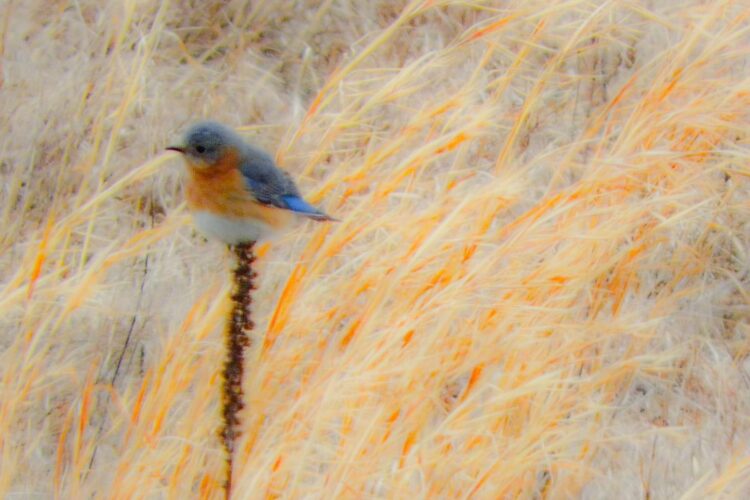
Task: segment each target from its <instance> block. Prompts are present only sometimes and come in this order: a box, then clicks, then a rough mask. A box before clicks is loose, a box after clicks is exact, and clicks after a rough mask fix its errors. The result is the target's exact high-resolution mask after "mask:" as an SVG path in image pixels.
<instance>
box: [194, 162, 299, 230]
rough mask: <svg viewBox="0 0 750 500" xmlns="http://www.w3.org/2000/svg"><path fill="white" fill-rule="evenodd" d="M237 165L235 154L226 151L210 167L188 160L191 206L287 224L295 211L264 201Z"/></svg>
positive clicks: (231, 215)
mask: <svg viewBox="0 0 750 500" xmlns="http://www.w3.org/2000/svg"><path fill="white" fill-rule="evenodd" d="M236 165H237V160H236V156H234V155H226V157H225V158H223V159H222V160H221V161H219V162H218V163H217V164H215V165H212V166H210V167H207V168H201V167H196V166H192V165H190V164H189V163H188V166H187V170H188V180H187V185H186V192H185V196H186V199H187V204H188V207H189V208H190V210H191V211H194V212H199V211H205V212H211V213H213V214H215V215H221V216H224V217H231V218H236V219H245V218H251V219H257V220H260V221H263V222H265V223H266V224H268V225H270V226H272V227H276V228H278V227H281V226H283V225H285V224H286V223H287V222H288V220H289V218H291V214H290V213H288V211H286V210H282V209H279V208H275V207H268V206H265V205H262V204H260V203H259V202H258V201H257V200H256V199H255V197H254V196H253V194H252V192H251V191H250V190H249V189H248V187H247V184H246V182H245V179H244V177H243V175H242V173H241V172H240V171H239V169H238V168H237V167H236Z"/></svg>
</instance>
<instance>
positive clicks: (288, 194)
mask: <svg viewBox="0 0 750 500" xmlns="http://www.w3.org/2000/svg"><path fill="white" fill-rule="evenodd" d="M243 156H244V158H243V160H242V162H241V164H240V172H241V173H242V176H243V178H244V180H245V185H246V186H247V187H248V188H249V190H250V192H251V193H252V195H253V197H254V198H255V199H256V200H257V201H259V202H260V203H262V204H264V205H271V206H274V207H277V208H282V209H286V210H291V211H292V212H296V213H298V214H300V215H304V216H306V217H310V218H311V219H315V220H321V221H322V220H334V219H332V218H331V217H329V216H328V215H326V214H324V213H323V212H321V211H320V210H318V209H317V208H315V207H313V206H312V205H310V204H309V203H307V202H306V201H305V200H304V199H303V198H302V196H301V195H300V193H299V191H298V190H297V186H296V185H295V184H294V181H292V178H291V177H289V174H287V173H286V172H284V171H283V170H281V169H279V168H278V167H277V166H276V164H275V163H274V162H273V159H271V157H270V156H268V155H267V154H266V153H264V152H262V151H260V150H257V149H255V148H252V147H249V146H248V147H246V149H245V150H244V155H243Z"/></svg>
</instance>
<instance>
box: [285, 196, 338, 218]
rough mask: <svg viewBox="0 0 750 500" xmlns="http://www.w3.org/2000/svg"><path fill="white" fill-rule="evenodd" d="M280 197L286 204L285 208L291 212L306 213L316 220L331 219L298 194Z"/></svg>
mask: <svg viewBox="0 0 750 500" xmlns="http://www.w3.org/2000/svg"><path fill="white" fill-rule="evenodd" d="M281 199H282V200H284V204H285V205H286V208H288V209H289V210H291V211H292V212H297V213H298V214H302V215H306V216H307V217H310V218H312V219H316V220H330V219H331V218H330V217H329V216H327V215H326V214H324V213H323V212H321V211H320V210H318V209H317V208H315V207H314V206H312V205H310V204H309V203H308V202H306V201H305V200H304V199H302V198H301V197H300V196H295V195H286V196H282V197H281Z"/></svg>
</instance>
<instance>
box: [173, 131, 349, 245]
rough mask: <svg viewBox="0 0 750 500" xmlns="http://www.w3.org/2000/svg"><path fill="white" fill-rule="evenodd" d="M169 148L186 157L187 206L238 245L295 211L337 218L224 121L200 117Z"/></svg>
mask: <svg viewBox="0 0 750 500" xmlns="http://www.w3.org/2000/svg"><path fill="white" fill-rule="evenodd" d="M166 149H167V150H170V151H176V152H178V153H180V154H182V156H183V158H184V160H185V164H186V167H187V172H188V177H187V183H186V187H185V196H186V201H187V206H188V209H189V210H190V212H191V213H192V216H193V220H194V223H195V225H196V226H197V228H198V230H199V231H200V232H202V233H203V234H205V235H206V236H208V237H211V238H214V239H217V240H220V241H222V242H224V243H226V244H228V245H230V246H235V245H241V244H245V243H250V242H257V241H261V240H264V239H267V238H268V237H270V236H271V235H273V234H274V233H276V232H277V231H279V230H281V229H283V228H285V227H287V226H288V225H289V223H290V222H291V221H292V219H294V218H295V216H299V217H306V218H309V219H312V220H314V221H319V222H322V221H337V219H334V218H333V217H331V216H329V215H327V214H326V213H324V212H323V211H321V210H319V209H318V208H316V207H314V206H313V205H311V204H310V203H308V202H307V201H305V199H304V198H303V197H302V195H301V194H300V192H299V189H298V188H297V186H296V184H295V183H294V181H293V180H292V178H291V177H290V176H289V174H288V173H286V172H285V171H283V170H282V169H280V168H279V167H278V166H277V165H276V163H275V162H274V160H273V159H272V158H271V156H269V155H268V153H266V152H265V151H262V150H260V149H258V148H256V147H254V146H252V145H251V144H249V143H247V142H245V140H244V139H243V138H242V137H240V135H239V134H237V133H236V132H235V131H234V130H233V129H231V128H229V127H227V126H225V125H223V124H221V123H218V122H215V121H201V122H198V123H195V124H194V125H192V126H190V127H189V128H188V129H187V131H186V132H185V133H184V135H183V138H182V141H181V142H180V143H179V144H176V145H171V146H168V147H167V148H166Z"/></svg>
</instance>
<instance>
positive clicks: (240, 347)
mask: <svg viewBox="0 0 750 500" xmlns="http://www.w3.org/2000/svg"><path fill="white" fill-rule="evenodd" d="M254 245H255V242H253V241H251V242H248V243H242V244H239V245H236V246H233V247H232V251H233V252H234V254H235V256H236V258H237V263H236V267H235V268H234V273H233V279H234V292H233V293H232V310H231V313H230V316H229V321H228V322H227V334H226V335H227V336H226V344H227V358H226V361H225V362H224V371H223V373H222V375H223V380H224V386H223V391H222V416H223V425H222V428H221V439H222V442H223V444H224V451H225V452H226V462H227V467H226V480H225V483H224V490H225V493H226V495H225V496H226V498H229V497H230V494H231V491H232V464H233V459H234V448H235V445H236V443H237V439H238V438H239V435H240V429H239V423H240V421H239V417H238V414H239V412H240V410H242V408H243V407H244V406H245V403H244V402H243V398H242V373H243V364H244V358H245V349H246V348H247V347H249V346H250V338H249V337H248V333H249V332H250V331H251V330H252V329H253V326H254V325H253V322H252V319H251V318H250V306H251V304H252V291H253V290H254V289H255V285H254V284H253V279H254V278H255V277H256V276H257V275H256V273H255V272H254V271H253V267H252V266H253V262H254V261H255V255H254V254H253V246H254Z"/></svg>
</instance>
